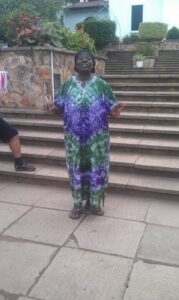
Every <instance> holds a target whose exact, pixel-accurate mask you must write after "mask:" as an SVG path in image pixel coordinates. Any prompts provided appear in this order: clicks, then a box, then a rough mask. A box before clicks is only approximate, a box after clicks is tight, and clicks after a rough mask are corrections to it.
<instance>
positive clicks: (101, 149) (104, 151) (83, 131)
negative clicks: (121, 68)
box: [45, 50, 121, 219]
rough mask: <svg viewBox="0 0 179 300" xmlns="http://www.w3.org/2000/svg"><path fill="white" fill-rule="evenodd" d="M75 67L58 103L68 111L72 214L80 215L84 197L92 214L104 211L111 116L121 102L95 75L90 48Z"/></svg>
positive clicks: (80, 54) (77, 58)
mask: <svg viewBox="0 0 179 300" xmlns="http://www.w3.org/2000/svg"><path fill="white" fill-rule="evenodd" d="M75 71H76V72H77V75H76V76H72V77H70V78H69V79H68V80H67V81H65V82H64V84H63V85H62V87H61V88H60V89H59V91H58V92H57V95H56V97H55V102H54V106H55V108H58V109H63V112H64V139H65V150H66V164H67V169H68V173H69V178H70V183H71V188H72V194H73V199H74V208H73V209H72V211H71V213H70V217H71V218H73V219H78V218H80V216H81V213H82V212H83V208H82V201H83V200H86V206H85V208H86V209H88V210H89V211H90V212H91V213H92V214H95V215H103V214H104V212H103V210H102V209H101V201H104V197H105V191H106V188H107V185H108V174H109V130H108V116H109V114H111V113H112V115H118V114H120V110H121V106H120V105H119V103H118V102H117V100H116V98H115V96H114V95H113V93H112V90H111V88H110V87H109V85H108V84H107V83H106V82H105V81H104V80H102V79H100V78H99V77H97V76H95V75H94V72H95V60H94V57H93V55H92V54H91V53H90V52H88V51H87V50H82V51H80V52H78V53H77V54H76V56H75ZM45 109H46V110H51V109H50V108H49V107H48V106H45ZM52 109H53V108H52Z"/></svg>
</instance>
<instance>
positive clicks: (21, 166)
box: [0, 117, 35, 172]
mask: <svg viewBox="0 0 179 300" xmlns="http://www.w3.org/2000/svg"><path fill="white" fill-rule="evenodd" d="M0 140H1V141H2V142H4V143H7V144H8V145H9V147H10V149H11V151H12V154H13V157H14V161H15V170H16V171H30V172H32V171H35V168H34V167H33V166H31V165H30V164H28V163H26V162H25V161H24V159H23V158H22V155H21V145H20V140H19V135H18V131H17V129H16V128H14V127H13V126H12V125H10V124H9V123H7V122H6V121H5V120H4V119H3V118H1V117H0Z"/></svg>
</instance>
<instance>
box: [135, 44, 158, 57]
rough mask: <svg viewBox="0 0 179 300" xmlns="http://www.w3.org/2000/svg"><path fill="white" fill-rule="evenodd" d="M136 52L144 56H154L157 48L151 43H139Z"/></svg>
mask: <svg viewBox="0 0 179 300" xmlns="http://www.w3.org/2000/svg"><path fill="white" fill-rule="evenodd" d="M136 53H138V54H142V55H144V56H153V55H154V54H155V48H154V46H152V45H150V44H138V45H137V47H136Z"/></svg>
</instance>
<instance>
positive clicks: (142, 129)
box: [0, 74, 179, 199]
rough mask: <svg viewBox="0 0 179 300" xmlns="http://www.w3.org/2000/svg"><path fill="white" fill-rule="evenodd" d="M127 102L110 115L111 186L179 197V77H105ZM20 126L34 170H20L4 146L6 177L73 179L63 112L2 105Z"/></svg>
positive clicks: (1, 170)
mask: <svg viewBox="0 0 179 300" xmlns="http://www.w3.org/2000/svg"><path fill="white" fill-rule="evenodd" d="M104 79H105V80H107V81H108V82H109V84H110V85H111V87H112V88H113V90H114V93H115V94H116V96H117V98H118V99H120V101H121V102H122V103H123V104H124V105H125V109H124V110H123V112H122V114H121V117H120V118H117V119H110V135H111V155H110V161H111V170H110V178H109V187H110V190H115V191H116V192H124V193H132V194H134V193H135V194H136V193H137V194H138V195H140V196H141V195H142V196H145V195H148V194H150V195H153V196H155V197H162V198H165V197H167V198H169V199H171V198H176V199H177V198H178V196H179V185H178V180H179V91H178V86H179V85H178V81H179V75H172V74H168V75H167V74H165V75H164V74H163V75H162V74H160V75H155V74H154V75H153V74H149V75H147V74H144V75H143V74H141V75H139V74H132V75H105V76H104ZM0 115H1V116H3V117H5V118H6V120H7V121H9V122H10V123H11V124H13V125H14V126H15V127H17V128H18V129H19V132H20V136H21V142H22V151H23V154H24V156H25V157H26V160H27V161H29V162H32V163H34V164H35V165H36V167H37V170H36V171H35V172H34V173H17V172H15V171H14V168H13V160H12V158H11V153H10V150H9V148H8V147H7V145H4V144H0V180H2V179H3V178H9V179H11V180H19V181H22V180H23V181H30V182H32V181H33V182H34V183H40V184H51V185H52V184H54V185H58V186H60V185H64V184H67V183H68V175H67V172H66V168H65V153H64V144H63V142H64V141H63V121H62V116H54V115H50V114H47V113H44V112H41V111H39V112H38V111H30V110H28V111H26V110H10V109H9V110H7V109H0Z"/></svg>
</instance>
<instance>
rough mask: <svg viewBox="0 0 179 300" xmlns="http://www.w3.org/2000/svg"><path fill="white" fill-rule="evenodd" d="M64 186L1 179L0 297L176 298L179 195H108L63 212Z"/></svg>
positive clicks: (68, 202)
mask: <svg viewBox="0 0 179 300" xmlns="http://www.w3.org/2000/svg"><path fill="white" fill-rule="evenodd" d="M71 207H72V199H71V193H70V191H69V190H68V189H67V188H65V187H64V188H56V187H55V188H53V187H51V186H39V185H32V184H27V183H26V184H25V183H12V182H10V183H8V182H6V181H1V182H0V300H30V299H31V300H73V299H74V300H160V299H162V300H169V299H170V300H178V299H179V201H178V202H175V201H173V200H171V199H166V200H159V199H155V200H154V198H152V199H151V198H150V197H148V198H146V197H145V198H140V197H137V196H135V195H134V194H133V195H131V196H130V194H128V195H125V194H120V195H116V194H111V193H110V194H109V195H108V197H107V199H106V202H105V207H104V208H105V215H104V217H96V216H91V215H83V216H82V217H81V219H80V220H75V221H74V220H71V219H69V217H68V214H69V211H70V209H71Z"/></svg>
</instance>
